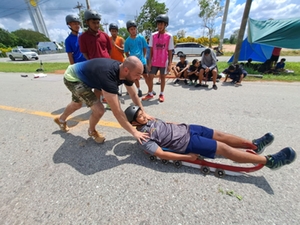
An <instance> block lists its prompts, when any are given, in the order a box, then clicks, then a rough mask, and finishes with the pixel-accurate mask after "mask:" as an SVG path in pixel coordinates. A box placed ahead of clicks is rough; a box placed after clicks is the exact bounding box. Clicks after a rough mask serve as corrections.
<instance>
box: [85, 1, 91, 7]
mask: <svg viewBox="0 0 300 225" xmlns="http://www.w3.org/2000/svg"><path fill="white" fill-rule="evenodd" d="M86 8H87V9H91V7H90V1H89V0H86Z"/></svg>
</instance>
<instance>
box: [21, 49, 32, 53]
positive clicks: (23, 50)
mask: <svg viewBox="0 0 300 225" xmlns="http://www.w3.org/2000/svg"><path fill="white" fill-rule="evenodd" d="M20 51H21V52H31V50H28V49H21V50H20Z"/></svg>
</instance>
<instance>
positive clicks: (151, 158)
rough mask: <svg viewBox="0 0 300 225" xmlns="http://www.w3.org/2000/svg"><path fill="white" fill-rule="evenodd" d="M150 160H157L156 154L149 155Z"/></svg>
mask: <svg viewBox="0 0 300 225" xmlns="http://www.w3.org/2000/svg"><path fill="white" fill-rule="evenodd" d="M149 159H150V161H156V159H157V158H156V156H155V155H150V156H149Z"/></svg>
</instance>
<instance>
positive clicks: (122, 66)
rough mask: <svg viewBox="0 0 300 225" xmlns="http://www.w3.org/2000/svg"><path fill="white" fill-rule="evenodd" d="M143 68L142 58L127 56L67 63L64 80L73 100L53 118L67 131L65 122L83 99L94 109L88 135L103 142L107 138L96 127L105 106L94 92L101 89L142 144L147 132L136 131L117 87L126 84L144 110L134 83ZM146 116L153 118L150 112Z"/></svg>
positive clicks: (118, 116) (127, 127) (80, 104)
mask: <svg viewBox="0 0 300 225" xmlns="http://www.w3.org/2000/svg"><path fill="white" fill-rule="evenodd" d="M143 69H144V68H143V65H142V63H141V61H140V60H139V59H138V58H137V57H135V56H130V57H128V58H126V60H125V61H124V62H123V63H120V62H118V61H116V60H113V59H108V58H95V59H91V60H88V61H85V62H81V63H76V64H74V65H70V66H68V68H67V70H66V72H65V74H64V83H65V85H66V86H67V88H68V89H69V90H70V91H71V93H72V101H71V102H70V103H69V104H68V105H67V107H66V108H65V110H64V112H63V114H62V115H61V116H59V117H56V118H55V119H54V122H55V123H56V124H58V126H59V128H60V129H61V130H62V131H64V132H67V131H68V130H69V128H68V126H67V123H66V120H67V118H68V116H69V115H71V114H72V113H73V112H75V111H76V110H78V109H80V108H81V106H82V102H84V103H85V104H86V106H87V107H90V108H91V110H92V114H91V116H90V118H89V129H88V135H89V136H90V137H92V138H93V139H94V140H95V141H96V142H97V143H103V142H104V140H105V137H104V136H103V135H102V134H100V133H99V132H98V131H97V130H96V125H97V123H98V122H99V120H100V119H101V117H102V116H103V114H104V112H105V108H104V106H103V104H102V103H101V102H100V101H99V99H98V98H97V97H96V95H95V93H94V92H93V91H92V89H93V88H95V89H98V90H102V92H103V96H104V97H105V98H106V101H107V103H108V104H109V105H110V108H111V110H112V112H113V114H114V116H115V117H116V119H117V120H118V122H119V123H120V125H121V126H122V127H123V128H124V129H125V130H127V131H128V132H129V133H130V134H132V135H133V136H134V137H135V138H136V139H137V140H138V141H139V142H140V143H141V141H143V140H145V139H146V138H147V137H148V135H147V134H145V133H141V132H139V131H137V130H136V129H134V128H133V127H132V126H131V124H130V123H129V122H128V121H127V118H126V116H125V114H124V112H123V110H122V109H121V106H120V102H119V98H118V86H119V85H121V84H125V87H126V89H127V92H128V93H129V95H130V97H131V99H132V101H133V102H134V104H136V105H138V106H139V107H141V108H142V109H143V106H142V104H141V101H140V99H139V97H138V96H137V93H136V90H135V88H134V87H133V86H132V85H133V83H134V82H135V81H136V80H139V79H140V77H141V75H142V74H143ZM143 111H144V109H143ZM147 117H148V118H149V119H151V118H152V117H150V116H148V115H147Z"/></svg>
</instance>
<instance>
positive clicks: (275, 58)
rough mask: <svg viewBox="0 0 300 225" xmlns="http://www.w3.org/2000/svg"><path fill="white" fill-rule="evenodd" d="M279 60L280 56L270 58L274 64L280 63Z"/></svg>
mask: <svg viewBox="0 0 300 225" xmlns="http://www.w3.org/2000/svg"><path fill="white" fill-rule="evenodd" d="M278 59H279V55H272V56H271V58H270V60H271V61H273V62H274V61H275V62H278Z"/></svg>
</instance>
